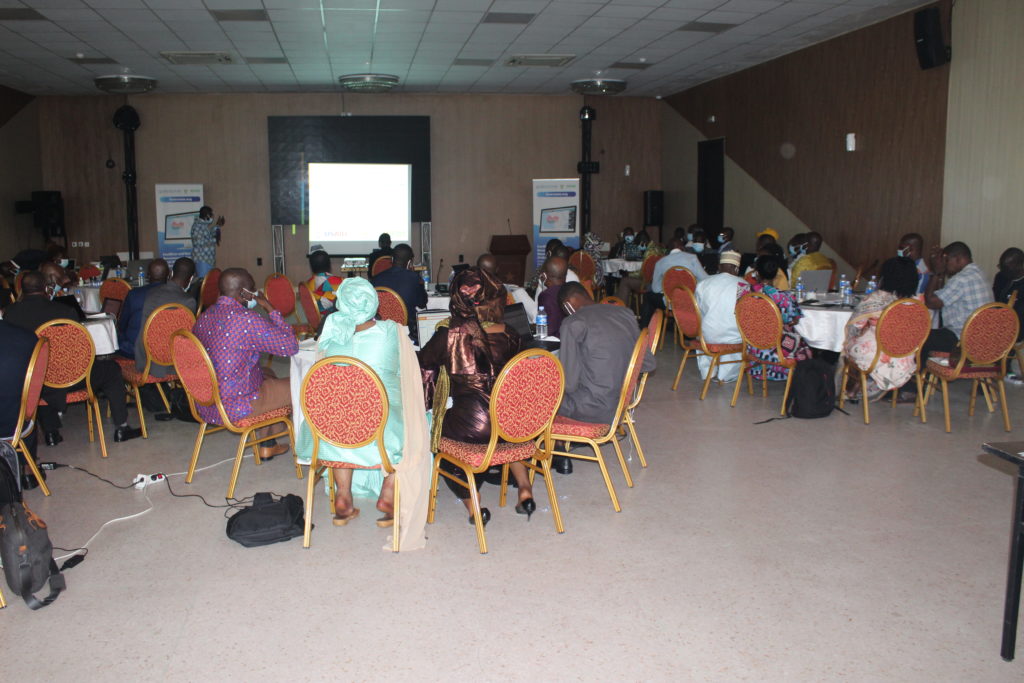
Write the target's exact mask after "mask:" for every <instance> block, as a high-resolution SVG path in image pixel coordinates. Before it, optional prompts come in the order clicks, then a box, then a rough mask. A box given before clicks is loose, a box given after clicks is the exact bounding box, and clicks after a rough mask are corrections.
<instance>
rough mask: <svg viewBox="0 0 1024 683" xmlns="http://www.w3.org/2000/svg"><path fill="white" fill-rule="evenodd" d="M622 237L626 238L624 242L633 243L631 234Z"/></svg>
mask: <svg viewBox="0 0 1024 683" xmlns="http://www.w3.org/2000/svg"><path fill="white" fill-rule="evenodd" d="M622 239H624V240H626V244H633V236H632V235H626V236H625V237H623V238H622Z"/></svg>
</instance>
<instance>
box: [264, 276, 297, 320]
mask: <svg viewBox="0 0 1024 683" xmlns="http://www.w3.org/2000/svg"><path fill="white" fill-rule="evenodd" d="M263 295H264V296H266V297H267V299H268V300H269V301H270V303H272V304H273V305H274V308H275V309H276V310H277V311H278V312H279V313H280V314H281V315H282V317H285V318H287V317H288V316H290V315H291V314H292V313H294V312H295V288H294V287H293V286H292V281H291V280H289V279H288V276H287V275H282V274H281V273H273V274H272V275H270V276H269V277H267V279H266V280H264V281H263Z"/></svg>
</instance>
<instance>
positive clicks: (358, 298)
mask: <svg viewBox="0 0 1024 683" xmlns="http://www.w3.org/2000/svg"><path fill="white" fill-rule="evenodd" d="M377 305H378V301H377V290H375V289H374V288H373V285H371V284H370V281H369V280H364V279H363V278H361V277H349V278H345V279H344V280H343V281H342V283H341V286H340V287H339V288H338V291H337V298H336V299H335V302H334V306H335V309H336V310H335V311H334V313H331V314H330V315H329V316H327V320H326V321H325V322H324V329H323V332H322V333H321V334H320V339H321V342H323V341H325V340H330V341H331V342H332V343H334V344H345V343H347V342H348V341H349V340H350V339H351V338H352V335H354V334H355V333H356V325H361V324H363V323H365V322H366V321H367V320H370V319H371V318H373V316H375V315H377Z"/></svg>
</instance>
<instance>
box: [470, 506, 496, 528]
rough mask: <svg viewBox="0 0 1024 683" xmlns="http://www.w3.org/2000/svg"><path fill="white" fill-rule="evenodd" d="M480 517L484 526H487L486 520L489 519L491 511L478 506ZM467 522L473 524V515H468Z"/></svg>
mask: <svg viewBox="0 0 1024 683" xmlns="http://www.w3.org/2000/svg"><path fill="white" fill-rule="evenodd" d="M480 519H481V520H482V521H483V523H484V526H487V522H489V521H491V511H490V510H488V509H487V508H480ZM469 523H470V524H473V523H474V522H473V515H470V516H469Z"/></svg>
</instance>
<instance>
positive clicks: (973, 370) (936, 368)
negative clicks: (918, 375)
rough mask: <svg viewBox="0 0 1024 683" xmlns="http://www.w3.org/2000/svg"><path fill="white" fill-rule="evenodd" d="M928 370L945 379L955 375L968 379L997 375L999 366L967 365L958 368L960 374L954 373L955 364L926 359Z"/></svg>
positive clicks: (954, 377) (955, 376) (952, 377)
mask: <svg viewBox="0 0 1024 683" xmlns="http://www.w3.org/2000/svg"><path fill="white" fill-rule="evenodd" d="M926 367H927V369H928V372H930V373H932V374H933V375H935V376H936V377H941V378H942V379H945V380H951V379H956V378H957V377H964V378H969V379H984V378H989V377H999V374H1000V370H1001V368H1000V367H999V365H967V364H964V367H963V368H962V369H961V370H960V374H959V375H958V374H956V366H952V367H951V366H949V365H943V364H941V363H936V362H935V361H933V360H931V359H930V358H929V359H928V364H927V366H926Z"/></svg>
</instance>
